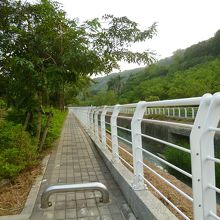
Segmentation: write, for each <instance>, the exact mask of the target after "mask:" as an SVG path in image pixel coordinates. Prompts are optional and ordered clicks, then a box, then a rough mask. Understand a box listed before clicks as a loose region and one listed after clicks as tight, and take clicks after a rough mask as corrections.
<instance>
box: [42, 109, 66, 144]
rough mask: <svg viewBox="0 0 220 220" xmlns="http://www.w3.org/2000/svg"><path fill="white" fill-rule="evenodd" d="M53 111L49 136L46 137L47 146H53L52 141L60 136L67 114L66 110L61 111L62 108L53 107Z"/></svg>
mask: <svg viewBox="0 0 220 220" xmlns="http://www.w3.org/2000/svg"><path fill="white" fill-rule="evenodd" d="M51 111H52V112H53V118H52V120H51V123H50V126H49V130H48V134H47V138H46V141H45V145H46V146H51V145H52V143H53V142H54V141H55V140H56V139H57V138H59V136H60V133H61V130H62V126H63V122H64V119H65V117H66V115H67V112H66V111H60V110H57V109H51ZM45 118H46V117H44V124H45V122H46V120H45Z"/></svg>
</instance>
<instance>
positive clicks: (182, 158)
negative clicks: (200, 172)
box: [164, 137, 191, 179]
mask: <svg viewBox="0 0 220 220" xmlns="http://www.w3.org/2000/svg"><path fill="white" fill-rule="evenodd" d="M176 144H177V145H179V146H182V147H184V148H187V149H189V141H188V140H186V139H185V138H180V137H179V138H178V141H177V143H176ZM164 156H165V158H166V160H167V161H168V162H170V163H172V164H174V165H175V166H177V167H179V168H181V169H183V170H185V171H187V172H189V173H191V157H190V154H189V153H187V152H183V151H181V150H178V149H175V148H172V147H167V148H166V150H165V152H164ZM167 169H168V170H169V173H171V174H173V175H175V176H177V177H179V178H180V179H182V178H185V176H184V175H183V174H181V173H180V172H178V171H176V170H175V169H173V168H170V167H167Z"/></svg>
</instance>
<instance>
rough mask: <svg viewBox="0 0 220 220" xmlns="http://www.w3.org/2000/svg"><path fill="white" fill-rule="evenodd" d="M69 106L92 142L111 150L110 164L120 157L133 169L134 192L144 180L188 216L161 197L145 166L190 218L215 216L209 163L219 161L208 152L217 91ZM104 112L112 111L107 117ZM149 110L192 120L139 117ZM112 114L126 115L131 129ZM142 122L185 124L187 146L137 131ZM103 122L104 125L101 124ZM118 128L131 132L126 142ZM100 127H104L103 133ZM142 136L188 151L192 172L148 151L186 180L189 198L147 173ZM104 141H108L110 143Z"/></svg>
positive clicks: (218, 107)
mask: <svg viewBox="0 0 220 220" xmlns="http://www.w3.org/2000/svg"><path fill="white" fill-rule="evenodd" d="M70 109H71V110H72V111H73V112H74V114H75V115H76V117H77V118H78V119H79V120H80V122H81V123H82V125H83V126H84V127H85V129H86V130H87V131H88V132H89V134H90V136H91V138H92V139H93V140H94V141H95V143H96V144H97V145H99V146H101V148H102V149H103V150H106V149H108V148H109V149H110V150H111V151H112V163H118V162H120V161H122V162H123V163H124V164H125V165H127V167H129V168H130V169H131V168H132V169H133V172H134V181H133V184H132V186H133V189H134V190H137V189H143V188H146V186H145V183H147V185H148V186H149V187H151V188H153V189H154V190H155V191H156V192H157V193H158V194H159V195H160V196H161V197H162V198H164V199H165V200H166V201H167V202H168V204H170V205H171V206H172V207H173V208H174V209H175V210H176V211H177V212H178V213H179V214H180V215H181V216H182V217H183V218H185V219H189V218H188V217H187V216H186V215H185V214H184V212H183V211H182V210H180V209H179V208H178V207H177V206H176V205H175V204H173V202H171V201H170V200H169V199H168V198H166V197H165V196H164V195H163V193H161V192H160V190H159V189H158V188H156V187H155V186H154V185H153V183H151V182H150V181H149V180H148V179H147V178H146V177H145V176H144V167H145V168H148V169H149V170H151V171H152V172H153V173H154V174H155V175H156V176H157V177H159V178H160V179H161V180H163V181H165V182H166V183H167V184H168V185H170V186H171V187H172V188H173V189H176V191H177V192H179V193H180V194H182V195H184V196H185V197H186V198H187V199H188V200H189V201H191V202H192V203H193V216H194V219H195V220H208V219H220V218H219V217H218V216H217V214H216V192H220V189H219V188H217V187H216V186H215V163H220V159H218V158H215V155H214V134H215V132H219V131H220V129H219V128H218V122H219V120H220V113H219V112H220V93H216V94H214V95H211V94H205V95H203V96H202V97H193V98H186V99H174V100H163V101H153V102H145V101H142V102H138V103H131V104H123V105H119V104H118V105H114V106H102V107H93V106H92V107H70ZM110 110H111V111H112V113H111V114H110V115H108V112H109V111H110ZM120 113H126V114H128V116H127V115H126V116H124V115H120ZM152 113H153V114H162V115H163V114H164V115H167V116H168V117H180V118H181V117H182V118H191V119H194V122H193V123H192V124H187V123H184V122H182V121H181V122H180V123H179V122H178V123H177V122H175V120H174V121H166V118H165V121H160V120H157V119H148V118H145V115H146V114H147V115H149V114H152ZM99 117H100V119H99ZM109 117H110V119H111V120H110V123H108V122H107V121H106V119H107V118H109ZM118 118H120V119H123V118H124V119H130V123H131V129H128V128H124V127H123V126H122V125H118V122H117V119H118ZM142 121H145V123H147V122H156V123H157V124H158V123H161V124H168V125H170V126H176V125H178V126H180V127H185V128H189V129H190V130H189V131H190V149H185V148H183V147H181V146H179V145H176V144H173V143H170V142H168V141H165V140H161V139H159V138H155V137H151V136H149V135H145V134H143V133H142V131H141V122H142ZM106 126H108V127H107V128H106ZM109 127H110V129H109ZM123 128H124V130H125V131H130V132H131V137H132V140H131V141H130V140H129V141H128V140H127V139H125V138H123V137H121V136H120V135H118V133H117V129H123ZM106 130H108V135H107V133H106ZM142 137H146V138H150V139H152V140H153V141H158V142H160V143H162V144H165V145H166V146H168V147H173V148H175V149H176V150H183V151H185V152H187V153H189V154H190V156H191V167H192V174H190V173H187V172H185V171H184V170H182V169H180V168H178V167H177V166H175V165H173V164H170V163H169V162H167V161H165V160H164V159H161V158H160V157H158V156H156V155H154V157H155V158H156V157H157V158H160V161H161V162H163V163H166V164H169V165H171V166H172V167H174V168H176V169H177V170H179V171H180V172H181V173H183V174H184V175H186V176H188V177H191V178H192V183H193V184H192V190H193V198H191V197H190V196H187V195H186V194H185V193H184V192H182V190H181V189H179V188H177V187H176V186H175V185H173V184H172V183H171V182H169V180H167V179H165V178H164V177H162V176H161V175H160V174H158V173H157V172H156V171H155V170H154V171H153V170H152V168H150V167H149V166H147V165H146V166H145V165H144V161H143V152H145V153H146V152H147V153H148V154H152V153H151V152H149V151H147V150H145V149H143V148H142ZM109 141H110V142H111V143H110V144H109ZM120 141H123V143H124V142H125V143H126V142H127V143H129V144H131V145H132V153H130V154H131V155H132V159H133V164H130V163H128V162H127V161H126V160H125V159H124V158H123V157H121V155H120V152H119V149H121V148H122V147H121V146H119V145H120V144H121V142H120ZM152 156H153V155H152Z"/></svg>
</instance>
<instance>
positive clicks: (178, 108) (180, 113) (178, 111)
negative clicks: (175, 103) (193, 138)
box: [178, 107, 181, 118]
mask: <svg viewBox="0 0 220 220" xmlns="http://www.w3.org/2000/svg"><path fill="white" fill-rule="evenodd" d="M178 114H179V118H181V112H180V107H178Z"/></svg>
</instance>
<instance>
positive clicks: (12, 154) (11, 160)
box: [0, 121, 37, 179]
mask: <svg viewBox="0 0 220 220" xmlns="http://www.w3.org/2000/svg"><path fill="white" fill-rule="evenodd" d="M0 131H1V132H0V179H2V178H14V177H15V176H16V175H18V173H19V172H20V171H22V170H23V169H25V168H26V167H28V166H32V165H34V164H35V163H36V159H37V149H36V145H35V144H34V143H33V140H32V138H31V137H30V135H29V134H28V132H25V131H24V129H23V127H22V125H20V124H17V125H16V124H13V123H12V122H8V121H0Z"/></svg>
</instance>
